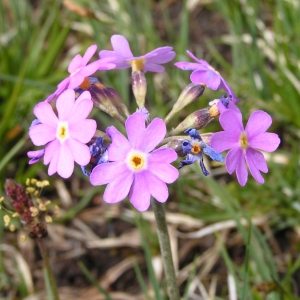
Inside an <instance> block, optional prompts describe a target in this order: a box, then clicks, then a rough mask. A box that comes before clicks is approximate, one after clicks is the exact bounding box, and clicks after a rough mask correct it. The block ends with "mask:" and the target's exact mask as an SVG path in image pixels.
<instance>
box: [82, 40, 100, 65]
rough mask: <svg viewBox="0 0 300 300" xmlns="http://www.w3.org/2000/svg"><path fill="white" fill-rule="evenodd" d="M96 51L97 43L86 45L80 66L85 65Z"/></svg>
mask: <svg viewBox="0 0 300 300" xmlns="http://www.w3.org/2000/svg"><path fill="white" fill-rule="evenodd" d="M96 51H97V45H92V46H90V47H88V48H87V49H86V51H85V53H84V55H83V57H82V66H86V65H87V63H88V62H89V61H90V59H91V58H92V57H93V55H94V54H95V53H96Z"/></svg>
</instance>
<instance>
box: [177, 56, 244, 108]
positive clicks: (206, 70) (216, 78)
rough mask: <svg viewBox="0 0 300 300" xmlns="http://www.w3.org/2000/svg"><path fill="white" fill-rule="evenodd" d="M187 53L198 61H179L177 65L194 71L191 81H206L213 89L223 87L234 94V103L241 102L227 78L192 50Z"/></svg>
mask: <svg viewBox="0 0 300 300" xmlns="http://www.w3.org/2000/svg"><path fill="white" fill-rule="evenodd" d="M187 54H188V55H189V56H190V57H191V58H192V59H194V60H195V61H196V63H189V62H177V63H175V66H176V67H177V68H179V69H182V70H187V71H193V73H192V74H191V77H190V78H191V81H192V82H193V83H205V84H206V86H207V87H208V88H210V89H212V90H214V91H215V90H217V89H222V90H224V91H226V92H227V93H228V94H230V95H232V101H233V103H236V102H239V100H238V98H237V97H236V96H235V94H234V92H233V91H232V90H231V88H230V86H229V85H228V83H227V82H226V80H225V79H224V78H223V77H222V76H221V75H220V73H219V72H218V71H216V70H215V69H214V68H213V67H212V66H211V65H210V64H209V63H208V62H206V61H205V60H203V59H200V60H199V59H198V58H197V57H195V56H194V55H193V54H192V53H191V52H190V51H187Z"/></svg>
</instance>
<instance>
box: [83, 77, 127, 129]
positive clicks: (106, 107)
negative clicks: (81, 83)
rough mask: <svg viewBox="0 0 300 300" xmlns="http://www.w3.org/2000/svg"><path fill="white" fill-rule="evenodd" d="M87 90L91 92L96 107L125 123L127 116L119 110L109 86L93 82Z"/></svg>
mask: <svg viewBox="0 0 300 300" xmlns="http://www.w3.org/2000/svg"><path fill="white" fill-rule="evenodd" d="M110 89H111V88H110ZM87 90H88V91H89V92H90V93H91V97H92V100H93V103H94V106H95V107H97V108H99V109H100V110H102V111H104V112H106V113H107V114H109V115H110V116H112V117H113V118H115V119H117V120H118V121H120V122H121V123H122V124H124V123H125V118H124V117H123V116H122V115H120V113H119V112H118V110H117V108H116V107H115V105H114V103H113V101H112V99H111V98H112V97H111V93H110V92H107V88H106V87H105V86H104V85H102V84H101V83H96V84H92V85H91V86H89V87H88V89H87Z"/></svg>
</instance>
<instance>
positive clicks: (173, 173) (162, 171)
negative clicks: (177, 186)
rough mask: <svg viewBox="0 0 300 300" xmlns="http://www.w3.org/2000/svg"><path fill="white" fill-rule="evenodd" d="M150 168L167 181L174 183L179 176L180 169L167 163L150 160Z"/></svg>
mask: <svg viewBox="0 0 300 300" xmlns="http://www.w3.org/2000/svg"><path fill="white" fill-rule="evenodd" d="M148 170H149V171H150V172H151V173H153V174H154V175H155V176H156V177H158V178H159V179H160V180H162V181H163V182H166V183H173V182H174V181H175V180H176V179H177V178H178V176H179V172H178V170H177V169H176V168H174V167H173V166H172V165H169V164H167V163H156V162H151V161H148Z"/></svg>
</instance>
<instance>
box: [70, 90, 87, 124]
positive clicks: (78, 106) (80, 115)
mask: <svg viewBox="0 0 300 300" xmlns="http://www.w3.org/2000/svg"><path fill="white" fill-rule="evenodd" d="M92 109H93V101H92V100H91V94H90V92H88V91H85V92H83V93H82V94H81V95H80V96H79V97H78V99H77V100H76V101H75V105H74V106H73V107H72V110H71V112H70V116H69V118H68V121H69V124H70V125H71V124H76V123H77V122H80V121H82V120H84V119H86V118H87V117H88V115H89V114H90V112H91V111H92Z"/></svg>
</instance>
